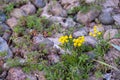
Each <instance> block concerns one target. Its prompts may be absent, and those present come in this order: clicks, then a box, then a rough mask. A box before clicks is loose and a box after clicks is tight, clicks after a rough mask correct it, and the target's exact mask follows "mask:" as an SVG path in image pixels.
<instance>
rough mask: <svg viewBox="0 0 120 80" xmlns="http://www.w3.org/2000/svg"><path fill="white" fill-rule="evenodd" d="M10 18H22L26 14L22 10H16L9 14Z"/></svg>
mask: <svg viewBox="0 0 120 80" xmlns="http://www.w3.org/2000/svg"><path fill="white" fill-rule="evenodd" d="M11 16H12V17H15V18H21V17H23V16H26V14H25V12H24V11H23V10H21V9H19V8H16V9H14V10H13V11H12V12H11Z"/></svg>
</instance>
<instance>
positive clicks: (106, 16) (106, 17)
mask: <svg viewBox="0 0 120 80" xmlns="http://www.w3.org/2000/svg"><path fill="white" fill-rule="evenodd" d="M99 20H100V22H101V23H102V24H105V25H111V24H113V23H114V19H113V17H112V15H111V13H109V12H103V13H101V14H100V16H99Z"/></svg>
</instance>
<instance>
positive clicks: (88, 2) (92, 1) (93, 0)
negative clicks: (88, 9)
mask: <svg viewBox="0 0 120 80" xmlns="http://www.w3.org/2000/svg"><path fill="white" fill-rule="evenodd" d="M85 2H86V3H87V4H91V3H94V2H95V0H85Z"/></svg>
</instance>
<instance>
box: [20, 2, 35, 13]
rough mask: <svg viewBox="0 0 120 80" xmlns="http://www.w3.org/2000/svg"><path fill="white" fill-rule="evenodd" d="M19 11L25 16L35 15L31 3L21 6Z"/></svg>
mask: <svg viewBox="0 0 120 80" xmlns="http://www.w3.org/2000/svg"><path fill="white" fill-rule="evenodd" d="M20 9H22V10H23V11H24V12H25V13H26V14H27V15H29V14H35V12H36V8H35V6H34V5H33V4H31V3H28V4H26V5H23V6H22V7H21V8H20Z"/></svg>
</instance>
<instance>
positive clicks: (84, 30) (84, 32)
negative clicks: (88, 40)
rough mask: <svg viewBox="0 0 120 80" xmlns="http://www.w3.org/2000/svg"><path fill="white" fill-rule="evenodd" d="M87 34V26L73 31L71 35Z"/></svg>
mask: <svg viewBox="0 0 120 80" xmlns="http://www.w3.org/2000/svg"><path fill="white" fill-rule="evenodd" d="M87 34H88V30H87V28H81V29H80V30H78V31H76V32H74V33H73V37H76V38H77V37H79V36H86V35H87Z"/></svg>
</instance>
